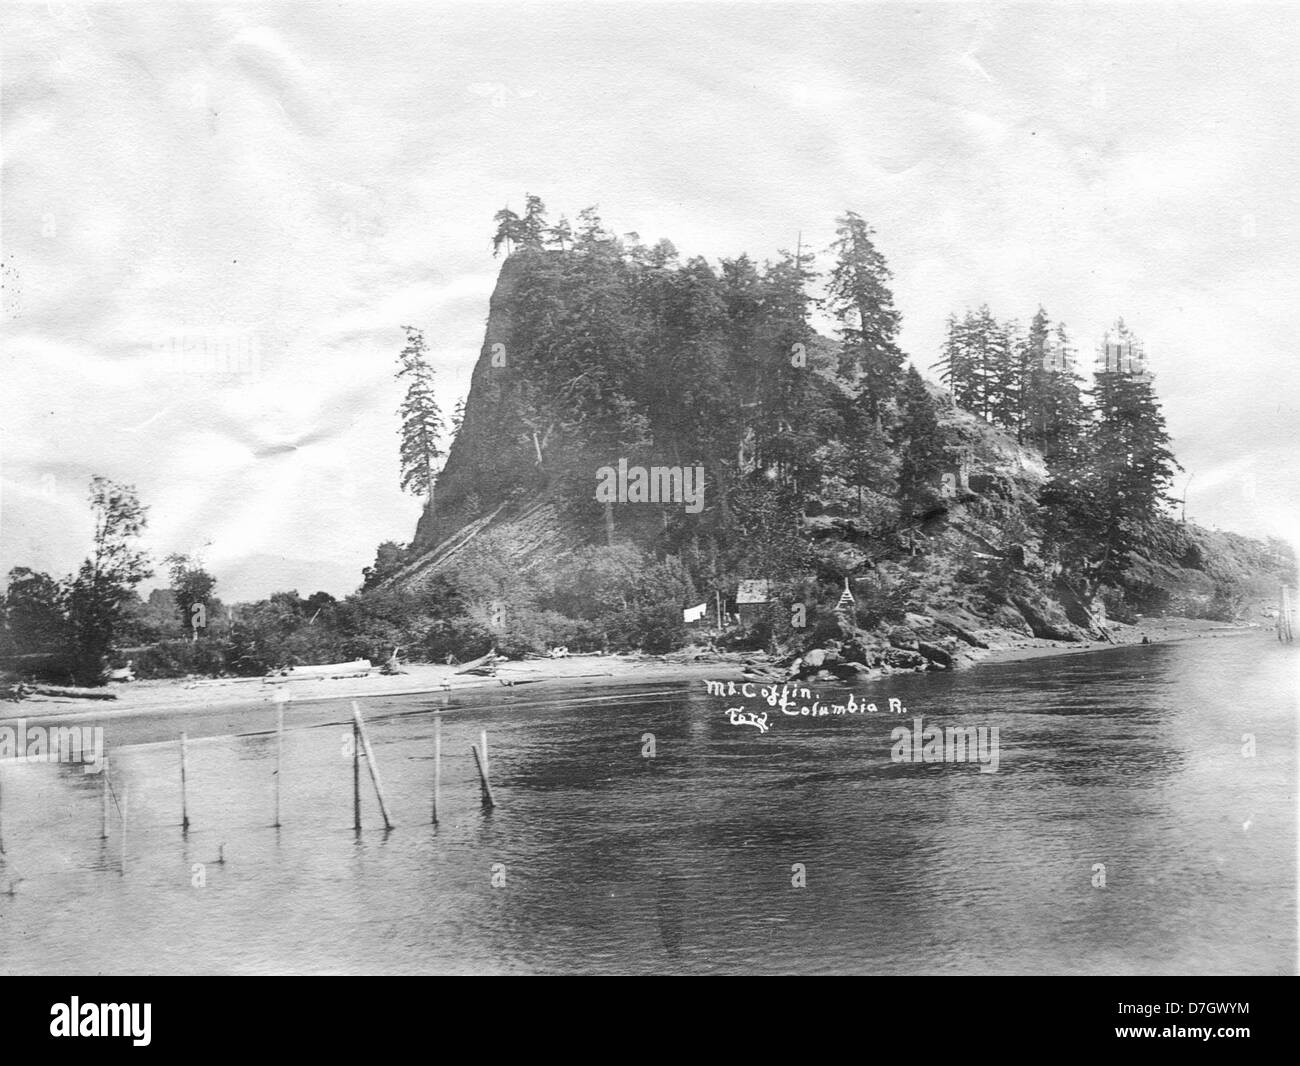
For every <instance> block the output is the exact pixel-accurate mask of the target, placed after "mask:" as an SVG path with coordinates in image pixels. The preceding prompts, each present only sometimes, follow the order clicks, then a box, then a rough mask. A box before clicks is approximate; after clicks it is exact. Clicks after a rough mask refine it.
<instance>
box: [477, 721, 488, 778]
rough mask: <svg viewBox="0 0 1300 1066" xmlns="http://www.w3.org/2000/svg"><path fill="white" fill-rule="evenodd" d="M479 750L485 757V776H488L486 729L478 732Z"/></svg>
mask: <svg viewBox="0 0 1300 1066" xmlns="http://www.w3.org/2000/svg"><path fill="white" fill-rule="evenodd" d="M478 750H479V751H480V752H481V753H482V755H483V773H484V775H486V774H487V773H488V750H487V730H486V729H480V730H479V731H478Z"/></svg>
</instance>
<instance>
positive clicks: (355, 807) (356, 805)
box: [352, 719, 361, 833]
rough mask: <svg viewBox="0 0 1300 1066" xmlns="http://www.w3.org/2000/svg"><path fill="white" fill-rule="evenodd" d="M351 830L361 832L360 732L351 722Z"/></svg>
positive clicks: (354, 722) (354, 721) (354, 723)
mask: <svg viewBox="0 0 1300 1066" xmlns="http://www.w3.org/2000/svg"><path fill="white" fill-rule="evenodd" d="M352 828H353V829H355V830H356V831H357V832H358V833H360V832H361V731H360V730H359V729H358V728H357V723H356V720H355V719H353V722H352Z"/></svg>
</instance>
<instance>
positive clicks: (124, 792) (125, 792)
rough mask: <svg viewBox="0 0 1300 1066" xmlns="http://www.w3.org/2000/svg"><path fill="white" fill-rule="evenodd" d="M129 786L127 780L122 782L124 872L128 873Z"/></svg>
mask: <svg viewBox="0 0 1300 1066" xmlns="http://www.w3.org/2000/svg"><path fill="white" fill-rule="evenodd" d="M128 789H129V786H128V785H127V783H126V782H125V781H123V782H122V873H123V875H125V874H126V812H127V800H128V799H129V798H130V797H129V795H128Z"/></svg>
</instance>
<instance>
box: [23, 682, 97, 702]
mask: <svg viewBox="0 0 1300 1066" xmlns="http://www.w3.org/2000/svg"><path fill="white" fill-rule="evenodd" d="M30 689H31V691H32V692H34V693H36V694H37V695H40V696H68V697H71V698H72V699H78V700H115V699H117V693H116V692H105V691H103V689H97V688H72V687H70V686H68V685H31V686H30Z"/></svg>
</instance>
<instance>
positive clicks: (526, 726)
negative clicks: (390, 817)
mask: <svg viewBox="0 0 1300 1066" xmlns="http://www.w3.org/2000/svg"><path fill="white" fill-rule="evenodd" d="M1295 662H1296V659H1295V652H1294V650H1293V649H1291V648H1284V647H1281V646H1279V645H1277V644H1276V643H1274V642H1271V641H1269V640H1267V639H1266V638H1265V637H1263V636H1261V637H1258V638H1256V637H1248V638H1237V639H1220V640H1210V639H1205V640H1200V641H1191V642H1187V643H1184V644H1179V645H1156V646H1151V647H1139V648H1126V649H1119V650H1114V651H1107V652H1104V653H1099V654H1094V655H1084V656H1067V657H1060V658H1054V659H1045V660H1038V661H1035V662H1030V663H1019V664H1006V665H1001V666H986V667H981V668H980V669H978V670H975V671H971V672H968V673H964V674H956V675H946V676H945V675H936V676H928V677H906V678H898V679H894V680H891V681H889V682H888V683H886V684H884V685H880V684H877V685H876V686H874V687H873V690H872V694H871V698H872V699H879V700H880V702H881V703H882V705H883V699H884V698H888V697H889V696H895V697H899V698H901V699H902V700H903V702H904V703H905V704H906V705H907V707H908V714H907V715H906V716H905V717H904V719H903V720H902V721H901V722H900V720H899V719H898V718H896V717H894V716H892V715H888V714H877V715H870V716H858V717H853V718H849V717H843V718H839V717H832V718H817V719H809V718H797V717H787V716H783V715H780V714H779V713H777V714H775V715H773V716H772V717H773V719H774V722H773V726H772V729H771V730H770V731H769V732H768V733H766V734H760V733H758V732H757V731H756V730H753V729H746V728H737V727H735V726H733V725H731V724H730V722H729V721H728V718H727V716H726V715H725V714H724V713H723V712H724V708H725V707H726V706H727V705H728V704H731V705H734V704H735V703H737V702H738V701H736V700H735V699H732V700H726V699H723V698H720V697H709V696H706V695H705V694H704V692H703V685H701V684H699V683H698V682H695V683H692V684H690V685H681V686H676V687H666V688H665V687H660V688H658V689H656V690H653V691H647V690H634V691H630V692H623V693H621V694H620V693H615V694H612V695H610V696H609V697H608V698H604V699H595V700H593V699H592V698H591V697H590V695H589V694H585V695H583V696H582V697H581V698H577V697H576V696H575V694H572V693H570V694H565V693H563V692H560V691H556V692H555V693H554V698H552V699H549V700H544V698H543V697H544V696H545V695H546V694H544V693H537V692H536V691H534V692H530V693H529V695H528V698H527V699H522V698H516V699H515V700H513V701H508V700H506V698H505V697H503V696H499V695H497V693H495V692H494V693H492V694H491V698H493V699H495V700H497V702H496V703H494V704H488V703H487V702H481V703H478V704H477V705H476V704H475V703H474V702H472V701H471V702H468V703H464V704H462V705H460V706H456V705H455V704H453V706H452V707H450V708H448V709H447V710H446V711H445V713H444V716H443V751H444V762H443V772H442V803H441V814H442V823H441V824H440V825H439V826H438V827H437V828H436V829H435V828H434V827H433V826H431V825H430V824H429V820H430V805H431V798H432V797H431V787H432V777H433V761H432V714H433V713H434V711H436V710H438V709H439V708H441V707H442V704H443V701H444V697H442V696H441V695H438V696H426V697H406V698H399V699H390V700H387V701H383V702H381V701H371V702H370V703H369V704H368V707H367V713H368V715H369V718H370V721H371V725H370V729H371V733H372V740H373V742H374V745H375V750H376V758H377V761H378V763H379V765H380V768H381V770H382V773H383V778H384V784H385V788H386V791H387V793H388V797H389V801H390V805H391V807H392V809H393V813H394V820H395V821H396V822H397V828H396V829H395V830H394V831H393V832H392V833H389V834H385V833H384V832H383V830H382V828H381V825H382V823H381V822H380V820H379V813H378V810H377V808H376V805H375V803H374V798H373V793H372V792H370V791H368V789H369V785H368V782H367V781H365V779H364V770H363V786H365V787H366V789H367V791H366V792H365V793H363V818H364V822H365V828H364V830H363V832H362V834H361V836H360V838H357V837H356V836H355V835H354V834H353V832H352V828H351V826H352V792H351V788H352V765H351V758H350V755H349V754H348V748H347V744H348V743H349V739H350V728H349V727H348V726H347V725H346V719H347V709H346V705H345V704H340V706H339V709H338V711H337V719H338V724H333V725H329V724H327V725H316V726H314V727H311V728H304V727H302V726H301V723H297V724H298V727H297V728H292V729H290V730H289V731H288V732H287V734H286V738H285V745H284V769H283V782H282V784H283V798H282V821H283V827H282V828H280V829H279V830H277V829H274V828H272V827H271V822H272V821H273V819H274V804H275V792H274V777H273V771H274V767H275V759H276V744H275V738H274V736H273V735H269V734H266V733H260V734H259V735H251V736H229V735H224V736H214V737H208V738H205V739H202V740H197V741H195V740H192V741H191V742H190V749H189V776H188V793H189V817H190V821H191V831H190V833H189V834H188V836H184V837H183V836H182V834H181V831H180V828H179V823H180V817H181V815H180V794H179V782H180V772H179V754H178V749H177V747H176V745H175V744H173V743H165V744H143V745H141V744H135V745H130V746H122V747H115V746H114V739H113V730H112V727H111V726H109V728H108V730H107V742H108V745H109V747H110V749H111V761H112V772H113V782H114V785H115V789H116V790H117V792H118V795H119V797H120V796H121V793H122V792H123V791H125V792H126V793H127V796H128V809H127V834H126V843H125V849H123V847H122V839H121V827H120V820H119V817H118V814H117V812H116V810H114V811H113V813H112V815H111V828H110V835H109V839H108V840H106V841H103V840H101V839H100V819H101V781H100V779H99V778H98V777H96V776H95V775H88V774H83V773H82V772H81V769H80V768H79V767H75V766H59V765H48V764H32V765H18V764H12V763H11V764H7V765H4V766H3V768H0V774H2V775H3V827H2V828H3V837H4V843H5V846H6V849H7V853H6V854H5V855H4V856H3V857H0V971H3V972H9V973H37V972H53V973H64V972H75V973H97V972H106V973H139V972H164V973H172V972H176V973H211V972H235V973H256V972H310V973H337V972H347V973H352V972H367V973H368V972H376V973H392V972H399V973H400V972H466V973H469V972H473V973H483V972H548V973H569V972H586V973H627V972H631V973H643V972H645V973H650V972H669V973H705V972H800V973H843V972H879V973H900V974H910V973H935V972H947V973H1039V972H1043V973H1061V972H1083V973H1202V972H1204V973H1292V972H1295V969H1296V964H1295V960H1296V940H1295V929H1296V914H1295V906H1296V882H1295V871H1296V862H1295V859H1296V854H1295V841H1296V822H1295V812H1294V809H1293V806H1292V803H1293V794H1294V785H1295V778H1296V761H1295V752H1296V743H1295V741H1296V736H1295V730H1296V704H1295V675H1294V666H1295ZM548 687H549V686H548ZM479 699H480V700H482V699H483V697H479ZM331 710H332V709H331ZM296 713H301V712H294V711H291V713H290V716H289V718H290V725H295V719H294V715H295V714H296ZM918 714H921V715H924V716H925V718H926V719H927V721H928V720H931V719H934V720H936V721H939V722H940V723H941V724H944V725H961V726H997V727H998V728H999V732H1000V746H1001V751H1000V761H999V769H998V772H997V773H995V774H981V773H979V772H978V766H976V765H974V764H967V765H953V764H935V765H925V764H921V765H907V764H895V763H893V762H891V760H890V748H891V740H890V730H891V729H892V728H894V727H895V726H897V725H900V724H908V725H910V724H911V718H912V717H913V716H915V715H918ZM319 717H320V715H319V712H317V718H318V719H319ZM271 720H272V719H271V714H270V712H261V711H258V712H250V713H249V715H248V724H247V728H248V729H249V730H250V731H255V730H264V729H266V728H267V727H268V726H269V724H270V723H271ZM480 728H486V729H488V731H489V747H490V763H491V773H492V779H493V788H494V791H495V793H496V798H497V803H498V807H497V808H496V809H495V810H494V811H492V812H490V813H487V812H484V811H483V810H482V809H481V807H480V805H479V794H478V787H477V779H476V776H475V770H474V765H473V760H472V758H471V756H470V753H469V745H470V744H471V743H473V742H474V741H475V740H476V739H477V736H478V731H479V729H480ZM645 733H653V734H654V738H655V757H654V758H645V757H643V754H642V753H643V749H644V742H643V736H644V734H645ZM1243 734H1252V735H1253V737H1254V743H1255V747H1256V751H1257V754H1256V756H1255V757H1253V758H1248V757H1245V756H1243V754H1242V749H1243ZM223 859H224V861H221V860H223ZM796 864H801V866H802V875H800V873H799V872H798V868H797V867H796ZM1103 867H1104V871H1103V870H1102V868H1103ZM1099 871H1101V872H1104V877H1105V886H1104V887H1094V882H1095V881H1097V880H1098V879H1099ZM801 879H802V880H804V881H805V882H806V884H805V886H804V887H795V882H797V881H799V880H801ZM494 880H495V882H496V884H495V885H494V883H493V882H494ZM11 884H12V886H13V895H12V896H10V895H7V894H5V893H6V892H7V891H8V890H9V888H10V885H11Z"/></svg>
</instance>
